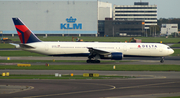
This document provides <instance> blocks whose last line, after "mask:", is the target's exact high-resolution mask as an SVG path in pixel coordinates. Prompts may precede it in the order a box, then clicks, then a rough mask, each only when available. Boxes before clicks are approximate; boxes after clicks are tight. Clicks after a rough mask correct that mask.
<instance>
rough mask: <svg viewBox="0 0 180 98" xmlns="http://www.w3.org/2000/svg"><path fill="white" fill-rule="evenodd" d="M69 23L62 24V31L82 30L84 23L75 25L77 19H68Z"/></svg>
mask: <svg viewBox="0 0 180 98" xmlns="http://www.w3.org/2000/svg"><path fill="white" fill-rule="evenodd" d="M66 21H67V23H61V27H60V28H61V29H82V23H78V24H77V23H75V22H76V18H72V16H71V17H70V18H66Z"/></svg>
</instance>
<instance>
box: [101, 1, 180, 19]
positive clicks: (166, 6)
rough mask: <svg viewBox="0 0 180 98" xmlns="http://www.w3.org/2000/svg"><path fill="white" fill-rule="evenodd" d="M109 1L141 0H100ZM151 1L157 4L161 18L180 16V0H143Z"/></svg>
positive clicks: (122, 3) (129, 3)
mask: <svg viewBox="0 0 180 98" xmlns="http://www.w3.org/2000/svg"><path fill="white" fill-rule="evenodd" d="M99 1H103V2H109V3H112V4H113V5H114V4H115V5H134V2H139V1H140V0H99ZM142 2H149V4H150V5H154V4H155V5H157V10H158V12H157V13H158V19H159V18H180V0H142Z"/></svg>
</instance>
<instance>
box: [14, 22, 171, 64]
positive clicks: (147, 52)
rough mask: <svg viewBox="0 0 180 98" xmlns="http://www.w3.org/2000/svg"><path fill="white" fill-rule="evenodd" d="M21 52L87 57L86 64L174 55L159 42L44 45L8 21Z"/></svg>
mask: <svg viewBox="0 0 180 98" xmlns="http://www.w3.org/2000/svg"><path fill="white" fill-rule="evenodd" d="M12 20H13V22H14V25H15V28H16V30H17V33H18V36H19V38H20V41H21V43H20V44H19V47H20V48H21V49H22V50H26V51H30V52H35V53H39V54H44V55H49V56H76V57H78V56H81V57H88V60H87V63H100V60H99V59H112V60H122V58H123V57H126V56H133V57H137V56H138V57H141V56H142V57H161V61H160V62H161V63H163V62H164V56H168V55H170V54H172V53H174V51H173V49H171V48H170V47H169V46H167V45H164V44H160V43H120V42H44V41H41V40H40V39H39V38H38V37H37V36H36V35H35V34H34V33H33V32H32V31H31V30H30V29H28V27H27V26H26V25H25V24H24V23H23V22H22V21H21V20H20V19H19V18H12Z"/></svg>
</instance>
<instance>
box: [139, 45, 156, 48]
mask: <svg viewBox="0 0 180 98" xmlns="http://www.w3.org/2000/svg"><path fill="white" fill-rule="evenodd" d="M138 48H157V45H138Z"/></svg>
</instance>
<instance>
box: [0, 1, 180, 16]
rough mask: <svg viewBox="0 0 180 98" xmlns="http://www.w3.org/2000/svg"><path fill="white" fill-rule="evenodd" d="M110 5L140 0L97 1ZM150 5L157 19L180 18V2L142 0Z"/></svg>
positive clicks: (130, 3) (129, 3)
mask: <svg viewBox="0 0 180 98" xmlns="http://www.w3.org/2000/svg"><path fill="white" fill-rule="evenodd" d="M0 1H97V0H0ZM98 1H103V2H109V3H112V5H114V4H115V5H134V2H139V1H140V0H98ZM142 2H149V4H150V5H154V4H155V5H157V9H158V12H157V13H158V19H159V18H180V0H142Z"/></svg>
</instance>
